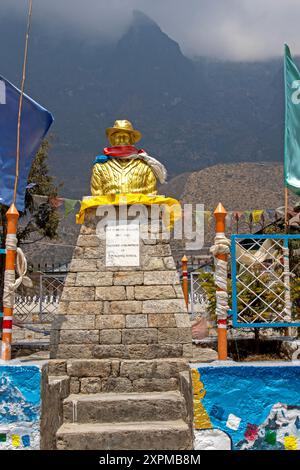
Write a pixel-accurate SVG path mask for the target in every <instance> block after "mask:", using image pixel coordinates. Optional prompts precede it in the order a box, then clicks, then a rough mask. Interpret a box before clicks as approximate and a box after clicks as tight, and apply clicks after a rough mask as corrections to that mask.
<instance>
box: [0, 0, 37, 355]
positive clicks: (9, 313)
mask: <svg viewBox="0 0 300 470" xmlns="http://www.w3.org/2000/svg"><path fill="white" fill-rule="evenodd" d="M31 17H32V0H29V5H28V19H27V30H26V38H25V50H24V60H23V68H22V81H21V94H20V99H19V111H18V122H17V148H16V172H15V182H14V192H13V200H12V204H11V206H10V208H9V209H8V211H7V213H6V218H7V235H6V244H5V245H6V257H5V273H4V288H3V323H2V345H1V359H2V360H4V361H10V360H11V343H12V322H13V310H14V300H15V298H14V283H15V262H16V253H17V237H16V235H17V228H18V219H19V212H18V210H17V208H16V199H17V189H18V181H19V167H20V131H21V116H22V105H23V95H24V87H25V80H26V65H27V54H28V42H29V33H30V27H31Z"/></svg>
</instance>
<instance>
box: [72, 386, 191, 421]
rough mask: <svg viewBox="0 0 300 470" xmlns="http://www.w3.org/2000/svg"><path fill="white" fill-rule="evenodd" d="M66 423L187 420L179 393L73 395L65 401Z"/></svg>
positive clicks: (182, 399) (183, 403)
mask: <svg viewBox="0 0 300 470" xmlns="http://www.w3.org/2000/svg"><path fill="white" fill-rule="evenodd" d="M63 410H64V422H65V423H111V422H129V421H132V420H134V421H148V420H151V421H169V420H176V419H180V418H185V417H186V407H185V401H184V398H183V396H182V395H181V394H180V392H178V391H170V392H151V393H95V394H73V395H70V396H69V397H68V398H66V399H65V400H64V404H63Z"/></svg>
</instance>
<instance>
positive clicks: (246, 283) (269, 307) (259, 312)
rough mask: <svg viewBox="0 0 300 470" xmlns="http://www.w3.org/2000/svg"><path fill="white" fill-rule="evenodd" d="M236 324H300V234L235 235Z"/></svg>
mask: <svg viewBox="0 0 300 470" xmlns="http://www.w3.org/2000/svg"><path fill="white" fill-rule="evenodd" d="M231 258H232V266H231V267H232V270H231V273H232V314H233V326H235V327H243V328H245V327H251V328H252V327H276V326H277V327H286V326H300V302H299V300H300V295H299V293H300V236H299V235H232V236H231Z"/></svg>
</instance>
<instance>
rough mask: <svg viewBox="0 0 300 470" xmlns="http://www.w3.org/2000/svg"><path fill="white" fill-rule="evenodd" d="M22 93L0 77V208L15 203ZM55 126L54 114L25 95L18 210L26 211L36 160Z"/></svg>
mask: <svg viewBox="0 0 300 470" xmlns="http://www.w3.org/2000/svg"><path fill="white" fill-rule="evenodd" d="M20 94H21V92H20V90H18V88H16V87H15V86H14V85H12V84H11V83H10V82H9V81H7V80H6V79H5V78H2V77H1V76H0V204H5V205H7V206H10V204H11V203H12V200H13V191H14V182H15V171H16V148H17V126H18V112H19V99H20ZM52 122H53V117H52V114H51V113H49V111H47V109H45V108H43V107H42V106H41V105H39V104H38V103H36V102H35V101H34V100H32V99H31V98H30V97H29V96H27V95H25V94H24V95H23V107H22V115H21V129H20V166H19V181H18V189H17V199H16V207H17V209H18V210H20V211H23V210H24V198H25V191H26V186H27V179H28V174H29V171H30V167H31V164H32V161H33V158H34V157H35V155H36V152H37V151H38V149H39V147H40V145H41V142H42V140H43V138H44V137H45V135H46V134H47V132H48V130H49V128H50V126H51V124H52Z"/></svg>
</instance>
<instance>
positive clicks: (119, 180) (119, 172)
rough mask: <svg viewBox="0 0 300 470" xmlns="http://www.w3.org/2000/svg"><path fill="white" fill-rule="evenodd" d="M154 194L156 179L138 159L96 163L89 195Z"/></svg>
mask: <svg viewBox="0 0 300 470" xmlns="http://www.w3.org/2000/svg"><path fill="white" fill-rule="evenodd" d="M118 193H120V194H128V193H142V194H153V195H154V194H156V193H157V190H156V177H155V174H154V173H153V170H152V168H151V167H150V166H149V165H148V164H147V163H146V162H144V161H143V160H141V159H140V158H136V159H132V158H131V159H128V158H124V159H121V158H112V159H109V160H108V161H107V162H105V163H96V164H95V165H94V167H93V173H92V179H91V194H92V195H93V196H104V195H106V194H118Z"/></svg>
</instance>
